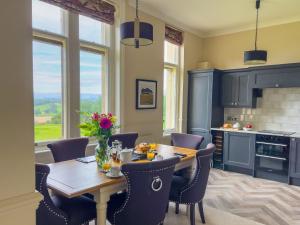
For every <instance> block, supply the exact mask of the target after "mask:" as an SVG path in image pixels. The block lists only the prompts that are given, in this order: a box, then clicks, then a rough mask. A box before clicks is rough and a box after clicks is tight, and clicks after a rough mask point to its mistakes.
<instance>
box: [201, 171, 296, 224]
mask: <svg viewBox="0 0 300 225" xmlns="http://www.w3.org/2000/svg"><path fill="white" fill-rule="evenodd" d="M205 205H206V206H210V207H212V208H216V209H219V210H222V211H225V212H229V213H232V214H235V215H238V216H241V217H244V218H248V219H250V220H254V221H257V222H260V223H263V224H266V225H300V187H297V186H291V185H287V184H282V183H278V182H273V181H268V180H264V179H258V178H253V177H251V176H247V175H242V174H237V173H232V172H225V171H222V170H216V169H212V170H211V174H210V178H209V184H208V186H207V192H206V196H205Z"/></svg>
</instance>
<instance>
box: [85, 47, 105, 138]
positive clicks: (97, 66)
mask: <svg viewBox="0 0 300 225" xmlns="http://www.w3.org/2000/svg"><path fill="white" fill-rule="evenodd" d="M103 58H104V55H103V54H101V53H96V52H89V51H86V50H81V51H80V111H81V112H103V109H104V108H105V107H104V106H103V104H104V101H103V91H102V90H103V81H104V77H103V76H104V74H103V61H104V59H103ZM82 119H84V118H81V120H82ZM81 135H83V134H82V133H81Z"/></svg>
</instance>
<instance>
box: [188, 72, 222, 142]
mask: <svg viewBox="0 0 300 225" xmlns="http://www.w3.org/2000/svg"><path fill="white" fill-rule="evenodd" d="M188 76H189V88H188V90H189V91H188V114H187V125H188V128H187V129H188V133H190V134H195V135H201V136H204V142H203V144H202V146H201V147H205V146H206V145H207V144H208V143H209V142H211V137H210V128H212V127H220V126H222V125H223V122H224V109H223V107H222V103H221V91H220V90H221V79H222V73H221V71H219V70H193V71H189V73H188Z"/></svg>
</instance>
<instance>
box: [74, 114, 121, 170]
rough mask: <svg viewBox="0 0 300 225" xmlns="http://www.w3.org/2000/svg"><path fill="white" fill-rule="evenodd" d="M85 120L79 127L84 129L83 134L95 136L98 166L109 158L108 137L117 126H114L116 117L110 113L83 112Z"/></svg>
mask: <svg viewBox="0 0 300 225" xmlns="http://www.w3.org/2000/svg"><path fill="white" fill-rule="evenodd" d="M85 116H86V118H87V119H86V121H85V122H84V123H82V124H80V128H81V129H82V130H83V131H84V135H85V136H89V137H96V138H97V141H98V145H97V147H96V149H95V156H96V161H97V164H98V167H99V168H101V169H102V168H103V165H104V164H105V163H106V162H107V161H108V160H109V155H108V152H107V148H108V139H109V138H110V137H111V136H112V133H113V131H114V130H115V129H116V128H118V127H117V126H116V122H117V117H116V116H113V115H112V114H111V113H108V114H99V113H97V112H95V113H92V114H88V113H85Z"/></svg>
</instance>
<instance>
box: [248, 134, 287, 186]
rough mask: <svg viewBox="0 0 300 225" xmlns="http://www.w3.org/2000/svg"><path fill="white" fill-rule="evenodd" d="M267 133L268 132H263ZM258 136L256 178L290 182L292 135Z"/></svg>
mask: <svg viewBox="0 0 300 225" xmlns="http://www.w3.org/2000/svg"><path fill="white" fill-rule="evenodd" d="M263 133H266V132H263ZM276 134H277V135H268V134H258V135H256V152H255V174H254V175H255V176H256V177H261V178H265V179H270V180H276V181H280V182H286V183H287V182H288V171H289V147H290V137H289V135H290V134H284V133H282V132H281V133H280V134H281V135H282V136H278V135H280V134H279V133H276Z"/></svg>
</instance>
